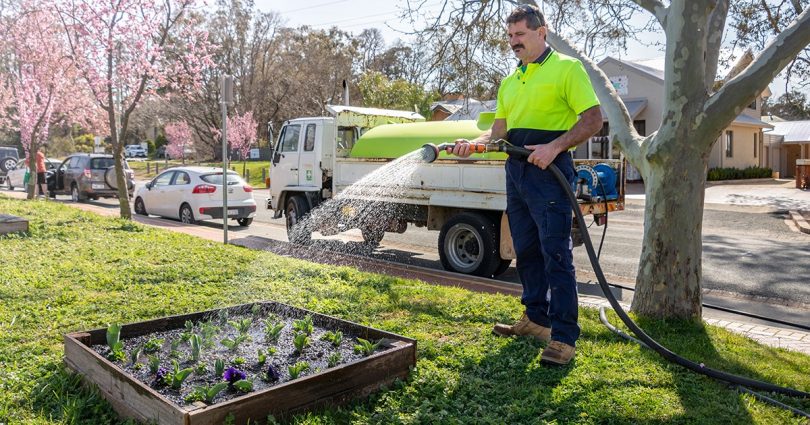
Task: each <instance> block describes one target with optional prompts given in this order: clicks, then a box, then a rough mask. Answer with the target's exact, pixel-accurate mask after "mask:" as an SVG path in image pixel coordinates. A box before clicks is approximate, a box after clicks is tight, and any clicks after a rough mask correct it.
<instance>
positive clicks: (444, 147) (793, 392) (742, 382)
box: [421, 139, 810, 417]
mask: <svg viewBox="0 0 810 425" xmlns="http://www.w3.org/2000/svg"><path fill="white" fill-rule="evenodd" d="M455 146H456V145H455V144H454V143H442V144H440V145H438V146H437V145H434V144H432V143H427V144H425V145H423V146H422V153H421V157H422V160H423V161H425V162H428V163H430V162H433V161H435V160H436V159H437V158H438V157H439V153H440V152H442V151H444V152H447V153H448V154H451V153H452V152H453V149H454V148H455ZM470 148H471V149H470V151H471V153H485V152H505V153H506V154H508V155H509V156H510V157H515V158H518V159H524V160H525V159H526V158H528V157H529V155H530V154H531V152H532V151H531V150H529V149H526V148H523V147H520V146H514V145H512V144H509V142H507V141H506V140H503V139H501V140H498V141H496V142H494V143H470ZM547 170H549V171H550V172H551V173H552V174H553V175H554V177H555V178H556V179H557V181H558V183H559V184H560V186H562V187H563V189H564V190H565V193H566V195H567V196H568V200H569V202H570V204H571V207H572V209H573V210H574V216H575V220H576V221H577V222H578V224H579V231H580V233H581V235H582V240H583V241H584V244H585V249H586V251H587V253H588V258H589V260H590V262H591V267H593V271H594V273H595V274H596V278H597V280H598V281H599V286H600V288H601V289H602V292H604V294H605V297H606V298H607V300H608V302H609V303H610V305H611V307H613V310H614V311H615V312H616V314H617V315H618V316H619V318H620V319H621V320H622V322H624V324H625V325H626V326H627V327H628V328H629V329H630V330H631V331H632V332H633V334H635V335H636V337H637V338H638V340H640V342H642V343H643V345H645V346H646V347H648V348H650V349H652V350H653V351H655V352H656V353H658V354H659V355H661V357H663V358H665V359H666V360H668V361H670V362H672V363H676V364H678V365H680V366H683V367H685V368H687V369H689V370H692V371H694V372H697V373H700V374H702V375H706V376H708V377H710V378H714V379H717V380H721V381H725V382H728V383H731V384H735V385H738V386H740V387H748V388H754V389H758V390H763V391H770V392H774V393H778V394H784V395H788V396H792V397H799V398H810V393H807V392H804V391H800V390H797V389H793V388H788V387H782V386H779V385H776V384H772V383H770V382H763V381H758V380H755V379H751V378H746V377H744V376H738V375H734V374H730V373H726V372H723V371H720V370H716V369H712V368H710V367H707V366H705V365H704V364H703V363H695V362H693V361H691V360H688V359H686V358H683V357H681V356H679V355H678V354H675V353H674V352H672V351H670V350H669V349H668V348H666V347H664V346H662V345H661V344H660V343H658V342H657V341H655V340H654V339H652V338H651V337H650V336H649V335H647V334H646V333H645V332H644V331H643V330H642V329H641V328H640V327H639V326H638V325H637V324H636V323H635V322H633V320H632V319H631V318H630V316H628V315H627V313H626V312H625V311H624V309H623V308H622V306H621V305H620V304H619V301H618V300H616V297H615V296H614V295H613V293H612V292H611V291H610V286H609V284H608V282H607V279H606V278H605V275H604V273H603V272H602V267H601V265H600V264H599V260H598V257H597V255H596V252H595V251H594V247H593V242H591V238H590V235H589V234H588V228H587V225H586V224H585V219H584V217H583V216H582V211H580V209H579V204H578V202H577V198H576V195H575V194H574V192H573V191H572V190H571V186H570V184H569V182H568V181H567V180H566V178H565V176H563V174H562V173H561V172H560V169H559V168H557V166H556V165H554V164H553V163H552V164H549V166H548V168H547ZM792 410H793V411H794V413H797V412H798V414H802V415H804V416H807V417H810V416H808V414H807V413H805V412H801V411H797V410H795V409H792Z"/></svg>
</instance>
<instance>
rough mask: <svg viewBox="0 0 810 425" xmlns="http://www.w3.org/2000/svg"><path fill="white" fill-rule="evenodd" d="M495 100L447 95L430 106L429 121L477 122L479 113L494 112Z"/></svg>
mask: <svg viewBox="0 0 810 425" xmlns="http://www.w3.org/2000/svg"><path fill="white" fill-rule="evenodd" d="M496 104H497V102H496V101H495V100H485V101H480V100H477V99H472V98H470V99H466V98H464V96H463V95H448V96H445V97H444V99H442V100H440V101H438V102H433V104H432V105H430V112H431V118H430V120H431V121H443V120H444V121H458V120H477V119H478V115H479V114H480V113H481V112H491V111H494V110H495V107H496Z"/></svg>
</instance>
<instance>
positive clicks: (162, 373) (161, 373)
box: [155, 367, 169, 386]
mask: <svg viewBox="0 0 810 425" xmlns="http://www.w3.org/2000/svg"><path fill="white" fill-rule="evenodd" d="M168 374H169V370H168V369H166V368H165V367H161V368H158V370H157V372H155V385H158V386H160V385H165V384H166V375H168Z"/></svg>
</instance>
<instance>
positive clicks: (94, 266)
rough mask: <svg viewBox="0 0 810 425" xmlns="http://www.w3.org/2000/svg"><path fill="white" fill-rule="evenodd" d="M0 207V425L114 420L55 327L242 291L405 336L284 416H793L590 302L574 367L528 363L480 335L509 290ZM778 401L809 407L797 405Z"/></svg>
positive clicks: (741, 352)
mask: <svg viewBox="0 0 810 425" xmlns="http://www.w3.org/2000/svg"><path fill="white" fill-rule="evenodd" d="M0 211H3V212H4V213H9V214H14V215H19V216H23V217H27V218H29V219H30V221H31V230H30V232H29V233H28V234H25V235H16V236H3V237H0V247H2V249H0V264H2V268H0V423H15V424H16V423H35V424H50V423H93V424H103V423H120V422H122V421H121V420H120V419H119V418H118V417H117V416H116V415H115V413H114V412H113V411H112V409H111V408H110V406H109V405H108V404H107V403H106V402H105V401H104V400H103V399H102V398H101V397H100V396H99V395H98V394H97V393H96V392H94V391H92V390H88V389H85V388H83V387H82V386H81V385H80V379H78V378H77V377H76V376H75V375H72V374H70V373H68V372H66V371H65V368H64V366H63V364H62V356H63V348H62V339H61V338H62V335H63V334H64V333H66V332H71V331H79V330H87V329H93V328H98V327H104V326H106V325H107V324H108V323H112V322H120V323H131V322H135V321H141V320H147V319H153V318H158V317H163V316H166V315H170V314H181V313H188V312H194V311H199V310H204V309H210V308H217V307H223V306H229V305H235V304H241V303H246V302H251V301H256V300H276V301H280V302H284V303H289V304H292V305H295V306H299V307H303V308H308V309H312V310H314V311H317V312H320V313H325V314H330V315H335V316H338V317H341V318H343V319H348V320H351V321H355V322H359V323H362V324H364V325H369V326H373V327H377V328H381V329H385V330H387V331H391V332H395V333H399V334H402V335H405V336H408V337H411V338H415V339H417V340H418V363H417V367H416V369H415V370H413V372H412V373H411V375H410V377H409V379H408V380H407V381H406V382H400V383H397V384H396V385H393V386H391V387H389V388H387V389H386V390H385V391H381V392H378V393H375V394H373V395H371V396H370V397H368V398H367V399H365V400H362V401H357V402H354V403H353V404H350V405H347V406H344V407H341V408H334V409H328V410H320V411H317V412H315V413H310V414H306V415H302V416H298V417H296V418H294V420H293V422H294V423H306V424H331V423H335V424H344V423H360V424H379V423H385V424H389V423H395V424H396V423H448V424H453V423H482V424H533V423H559V424H567V423H585V424H590V423H647V424H653V423H654V424H659V423H696V424H702V423H717V422H721V423H752V422H754V423H765V424H791V423H793V424H798V423H806V421H805V422H802V420H801V419H799V418H797V417H796V416H793V415H792V414H790V413H788V412H786V411H784V410H781V409H778V408H775V407H772V406H770V405H768V404H763V403H761V402H758V401H756V400H755V399H753V398H752V397H749V396H744V395H740V394H738V393H736V392H735V391H733V390H731V389H729V388H728V387H727V386H726V385H724V384H721V383H718V382H715V381H712V380H710V379H708V378H705V377H702V376H699V375H696V374H694V373H692V372H688V371H685V370H684V369H682V368H680V367H677V366H674V365H672V364H669V363H668V362H666V361H664V360H662V359H661V358H659V357H658V356H657V355H655V354H653V353H651V352H648V351H645V350H644V349H641V348H639V347H638V346H636V345H634V344H632V343H628V342H625V341H623V340H621V339H619V338H618V337H616V336H614V335H613V334H612V333H610V332H609V331H608V330H607V329H605V328H604V327H603V326H602V325H601V324H600V323H599V321H598V313H597V311H595V310H591V309H582V310H581V314H580V322H581V325H582V330H583V332H582V337H581V339H580V340H579V343H578V353H577V358H576V360H575V361H574V363H573V364H572V365H571V366H569V367H564V368H552V367H546V366H544V365H541V364H540V361H539V360H540V359H539V354H540V351H541V349H542V346H541V345H540V344H539V343H536V342H533V341H529V340H525V339H506V338H497V337H494V336H493V335H491V333H490V329H491V326H492V324H493V323H494V322H496V321H507V320H512V319H513V318H514V317H515V316H516V315H517V314H518V313H519V312H520V303H519V300H518V299H517V298H515V297H508V296H498V295H487V294H478V293H473V292H468V291H465V290H461V289H454V288H446V287H439V286H432V285H428V284H425V283H422V282H418V281H413V280H404V279H398V278H394V277H388V276H384V275H377V274H370V273H363V272H359V271H357V270H355V269H352V268H348V267H334V266H322V265H318V264H313V263H308V262H304V261H299V260H293V259H289V258H285V257H279V256H276V255H273V254H270V253H266V252H257V251H251V250H247V249H243V248H238V247H234V246H223V245H221V244H219V243H215V242H209V241H205V240H201V239H197V238H194V237H191V236H187V235H183V234H179V233H171V232H167V231H162V230H158V229H153V228H149V227H145V226H142V225H140V224H137V223H131V222H126V221H122V220H119V219H111V218H104V217H100V216H97V215H94V214H91V213H87V212H82V211H79V210H76V209H73V208H71V207H68V206H64V205H61V204H58V203H52V202H30V201H17V200H10V199H8V198H5V197H0ZM613 320H614V321H617V320H616V318H615V316H613ZM642 326H643V327H644V328H645V329H647V330H648V331H649V333H650V334H651V335H652V336H653V337H655V338H657V339H659V340H660V341H661V342H662V343H664V344H665V345H666V346H668V347H671V348H674V349H676V351H678V352H680V353H682V354H684V355H685V356H687V357H689V358H691V359H693V360H696V361H702V362H704V363H705V364H706V365H708V366H710V367H715V368H719V369H723V370H727V371H730V372H734V373H739V374H743V375H746V376H749V377H753V378H757V379H764V380H768V381H772V382H776V383H779V384H783V385H790V386H792V387H795V388H798V389H801V390H804V391H808V390H810V373H808V371H810V357H808V356H805V355H801V354H798V353H793V352H788V351H785V350H780V349H775V348H769V347H765V346H761V345H759V344H756V343H754V342H753V341H751V340H749V339H746V338H743V337H740V336H737V335H734V334H731V333H729V332H726V331H725V330H722V329H718V328H713V327H709V326H699V325H695V324H689V323H682V322H671V323H664V322H657V321H642ZM777 398H779V399H780V400H782V401H785V402H788V403H790V404H792V405H794V406H796V407H799V408H801V409H804V410H810V400H796V399H790V398H786V397H777Z"/></svg>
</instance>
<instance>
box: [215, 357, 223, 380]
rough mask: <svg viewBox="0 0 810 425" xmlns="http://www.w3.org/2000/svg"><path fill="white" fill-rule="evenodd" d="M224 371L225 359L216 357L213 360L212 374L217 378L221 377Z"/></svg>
mask: <svg viewBox="0 0 810 425" xmlns="http://www.w3.org/2000/svg"><path fill="white" fill-rule="evenodd" d="M223 372H225V361H224V360H222V359H217V360H216V361H215V362H214V375H215V376H216V377H217V378H220V377H222V373H223Z"/></svg>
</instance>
